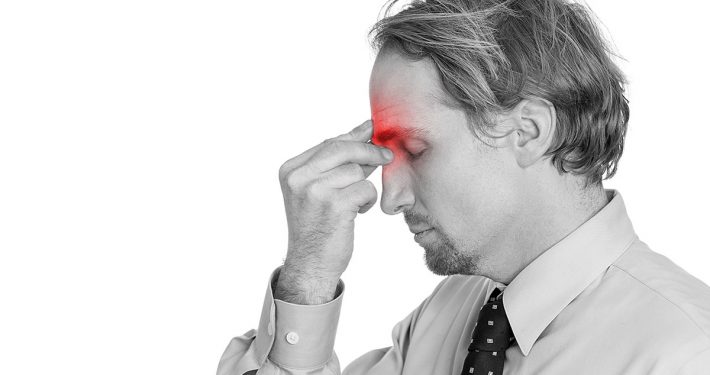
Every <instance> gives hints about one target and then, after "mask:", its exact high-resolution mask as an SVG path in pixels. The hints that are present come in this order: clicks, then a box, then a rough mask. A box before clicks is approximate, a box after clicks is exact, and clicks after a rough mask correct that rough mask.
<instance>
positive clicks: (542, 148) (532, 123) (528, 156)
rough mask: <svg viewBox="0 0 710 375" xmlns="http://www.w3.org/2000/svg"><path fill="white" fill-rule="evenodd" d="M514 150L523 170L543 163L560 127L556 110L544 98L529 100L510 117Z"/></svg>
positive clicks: (511, 145) (510, 113) (516, 108)
mask: <svg viewBox="0 0 710 375" xmlns="http://www.w3.org/2000/svg"><path fill="white" fill-rule="evenodd" d="M508 120H509V121H510V125H511V126H512V129H511V130H512V131H510V133H509V134H510V135H511V138H510V142H511V144H510V147H511V149H512V151H513V154H514V155H515V159H516V161H517V162H518V165H519V166H520V167H521V168H527V167H529V166H531V165H533V164H535V163H537V162H538V161H539V160H541V159H542V156H543V155H544V154H545V152H546V151H547V150H549V148H550V145H551V144H552V139H553V136H554V134H555V128H556V127H557V113H556V112H555V106H554V105H552V103H551V102H550V101H549V100H546V99H542V98H536V97H534V98H525V99H523V100H522V101H520V103H518V104H517V105H516V106H515V108H513V109H512V110H511V111H510V112H509V113H508Z"/></svg>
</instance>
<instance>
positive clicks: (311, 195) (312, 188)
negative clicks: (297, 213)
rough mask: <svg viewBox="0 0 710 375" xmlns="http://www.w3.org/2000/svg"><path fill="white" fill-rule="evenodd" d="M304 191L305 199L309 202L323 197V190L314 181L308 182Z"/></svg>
mask: <svg viewBox="0 0 710 375" xmlns="http://www.w3.org/2000/svg"><path fill="white" fill-rule="evenodd" d="M304 193H305V196H306V199H307V200H309V201H311V202H315V201H320V200H321V199H322V198H323V192H322V190H321V189H320V187H319V186H318V184H316V183H312V184H309V185H308V186H307V187H306V189H305V192H304Z"/></svg>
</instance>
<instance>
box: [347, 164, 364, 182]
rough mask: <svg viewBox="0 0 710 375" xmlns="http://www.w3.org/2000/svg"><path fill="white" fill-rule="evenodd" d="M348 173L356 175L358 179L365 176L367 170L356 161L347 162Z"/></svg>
mask: <svg viewBox="0 0 710 375" xmlns="http://www.w3.org/2000/svg"><path fill="white" fill-rule="evenodd" d="M347 173H348V174H349V175H351V176H354V177H356V178H357V179H358V180H362V179H364V178H365V172H364V171H363V170H362V167H361V166H360V165H358V164H356V163H349V164H347Z"/></svg>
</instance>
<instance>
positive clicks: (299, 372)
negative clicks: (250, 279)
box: [217, 266, 345, 375]
mask: <svg viewBox="0 0 710 375" xmlns="http://www.w3.org/2000/svg"><path fill="white" fill-rule="evenodd" d="M280 271H281V266H280V267H278V268H276V270H274V272H273V273H272V274H271V278H270V280H269V284H268V287H267V289H266V296H265V298H264V305H263V307H262V310H261V317H260V319H259V326H258V330H254V329H251V330H249V331H247V332H246V333H244V334H243V335H241V336H239V337H235V338H233V339H232V340H231V341H230V342H229V344H228V345H227V348H226V349H225V351H224V353H223V354H222V357H221V359H220V361H219V365H218V366H217V374H218V375H256V374H259V375H268V374H283V375H305V374H308V375H318V374H324V375H325V374H327V375H333V374H336V375H338V374H340V363H339V362H338V357H337V356H336V355H335V352H334V351H333V346H334V344H335V334H336V330H337V328H338V319H339V318H340V307H341V305H342V301H343V291H344V290H345V284H344V283H343V281H342V280H340V281H339V282H338V286H337V288H336V292H335V299H333V300H332V301H330V302H328V303H324V304H320V305H298V304H293V303H289V302H286V301H282V300H278V299H274V294H273V288H274V287H275V286H276V282H277V281H278V276H279V272H280Z"/></svg>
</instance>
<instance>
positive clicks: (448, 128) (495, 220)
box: [370, 50, 517, 275]
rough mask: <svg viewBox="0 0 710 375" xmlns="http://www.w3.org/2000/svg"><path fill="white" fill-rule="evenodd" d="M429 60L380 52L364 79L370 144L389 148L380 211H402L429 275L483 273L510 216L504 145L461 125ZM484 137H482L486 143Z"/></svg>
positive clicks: (512, 205) (508, 171) (463, 120)
mask: <svg viewBox="0 0 710 375" xmlns="http://www.w3.org/2000/svg"><path fill="white" fill-rule="evenodd" d="M445 95H446V94H445V93H444V91H443V90H442V89H441V83H440V80H439V78H438V74H437V71H436V68H435V66H434V65H433V63H431V61H430V60H428V59H426V60H421V61H418V62H411V61H408V60H406V59H405V58H403V57H402V56H401V55H399V54H398V53H396V52H390V51H387V50H383V51H381V52H380V54H379V55H378V57H377V60H376V61H375V65H374V67H373V70H372V75H371V78H370V106H371V110H372V120H373V123H374V134H373V138H372V141H373V143H374V144H376V145H380V146H384V147H387V148H389V149H390V150H392V151H393V153H394V155H395V159H394V161H393V162H392V163H390V164H387V165H385V166H384V167H383V169H382V185H383V186H382V199H381V201H380V204H381V207H382V210H383V211H384V212H385V213H388V214H397V213H400V212H402V213H404V219H405V221H406V222H407V225H408V226H409V228H410V230H411V231H412V232H415V233H416V232H421V231H424V230H427V231H425V232H423V233H420V234H416V235H415V240H416V241H417V242H418V243H419V244H420V245H421V246H422V247H423V248H424V249H425V260H426V264H427V267H428V268H429V269H430V270H431V271H432V272H433V273H435V274H437V275H450V274H477V275H486V274H488V272H487V271H488V270H489V269H490V268H491V265H492V263H491V262H490V261H489V259H494V258H495V254H490V252H489V251H487V248H489V247H490V246H488V245H489V244H491V243H492V242H495V237H497V236H498V235H500V234H502V233H504V232H505V230H504V228H505V227H506V226H507V224H508V223H509V222H510V221H512V220H513V217H514V216H515V215H514V211H513V210H514V208H515V207H516V204H517V202H516V200H515V199H514V197H516V194H514V193H515V192H514V191H513V188H514V186H515V177H514V176H515V173H512V171H513V170H514V168H513V166H512V165H511V163H513V162H512V161H511V158H509V157H505V155H506V153H505V151H504V149H501V150H493V149H490V148H489V147H488V146H486V145H484V144H482V143H481V141H480V140H478V139H477V138H476V137H475V136H474V135H473V134H472V133H471V131H470V130H469V129H468V126H467V121H466V117H465V115H464V112H463V111H462V110H459V109H454V108H450V107H448V106H446V105H444V104H443V103H442V102H441V100H438V99H437V97H438V98H443V97H444V96H445ZM491 142H492V141H488V143H491Z"/></svg>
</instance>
